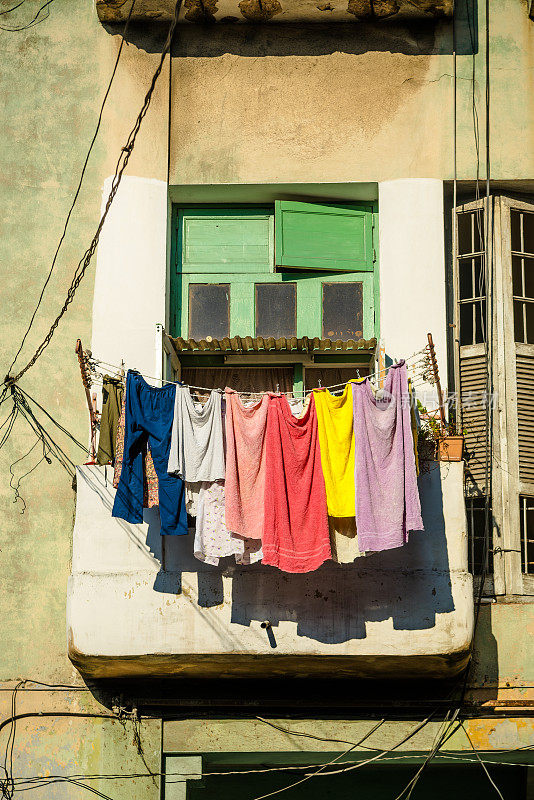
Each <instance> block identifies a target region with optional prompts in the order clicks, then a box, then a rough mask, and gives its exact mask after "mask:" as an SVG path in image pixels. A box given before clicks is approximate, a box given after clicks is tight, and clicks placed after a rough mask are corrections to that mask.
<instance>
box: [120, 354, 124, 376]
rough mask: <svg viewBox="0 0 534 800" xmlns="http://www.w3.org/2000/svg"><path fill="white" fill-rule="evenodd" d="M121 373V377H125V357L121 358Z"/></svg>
mask: <svg viewBox="0 0 534 800" xmlns="http://www.w3.org/2000/svg"><path fill="white" fill-rule="evenodd" d="M119 375H120V376H121V378H124V358H121V368H120V370H119Z"/></svg>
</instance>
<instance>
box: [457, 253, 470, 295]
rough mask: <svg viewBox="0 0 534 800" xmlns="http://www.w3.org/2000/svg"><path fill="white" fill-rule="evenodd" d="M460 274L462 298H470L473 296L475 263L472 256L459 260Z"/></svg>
mask: <svg viewBox="0 0 534 800" xmlns="http://www.w3.org/2000/svg"><path fill="white" fill-rule="evenodd" d="M458 272H459V275H460V300H469V299H470V298H471V297H473V296H474V295H473V263H472V259H471V258H462V259H460V260H459V261H458Z"/></svg>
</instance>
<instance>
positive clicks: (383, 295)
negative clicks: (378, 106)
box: [378, 178, 447, 398]
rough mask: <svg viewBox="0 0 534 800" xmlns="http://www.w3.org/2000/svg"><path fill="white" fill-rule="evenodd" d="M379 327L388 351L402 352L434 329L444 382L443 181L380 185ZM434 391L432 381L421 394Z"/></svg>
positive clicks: (403, 355)
mask: <svg viewBox="0 0 534 800" xmlns="http://www.w3.org/2000/svg"><path fill="white" fill-rule="evenodd" d="M378 210H379V247H380V332H381V338H382V340H383V344H384V345H385V349H386V355H388V356H390V357H391V358H393V359H400V358H406V357H407V356H409V355H411V354H412V353H414V352H415V351H417V350H420V349H421V347H423V346H424V345H425V344H426V336H427V333H428V332H431V333H432V336H433V338H434V344H435V347H436V356H437V360H438V367H439V371H440V378H441V385H442V388H443V389H444V390H445V389H446V388H447V338H446V335H447V318H446V307H445V242H444V215H443V181H441V180H437V179H435V178H413V179H412V178H409V179H402V180H394V181H383V182H381V183H379V185H378ZM427 393H429V394H430V395H431V396H432V395H433V394H434V392H433V389H432V387H431V386H429V385H428V384H427V385H424V386H421V387H420V389H419V390H418V394H419V396H420V397H422V398H423V397H424V398H426V397H427Z"/></svg>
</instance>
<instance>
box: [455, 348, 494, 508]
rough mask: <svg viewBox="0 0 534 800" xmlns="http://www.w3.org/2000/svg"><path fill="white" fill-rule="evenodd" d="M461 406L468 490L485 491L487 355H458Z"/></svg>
mask: <svg viewBox="0 0 534 800" xmlns="http://www.w3.org/2000/svg"><path fill="white" fill-rule="evenodd" d="M460 408H461V420H462V428H463V430H464V432H465V457H466V483H467V489H468V490H469V492H475V493H476V492H478V491H480V492H484V491H485V474H486V417H487V412H486V356H485V355H484V354H482V355H474V356H464V357H461V358H460Z"/></svg>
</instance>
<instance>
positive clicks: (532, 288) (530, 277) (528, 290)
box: [523, 258, 534, 298]
mask: <svg viewBox="0 0 534 800" xmlns="http://www.w3.org/2000/svg"><path fill="white" fill-rule="evenodd" d="M523 263H524V265H525V297H532V298H534V258H524V259H523Z"/></svg>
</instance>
